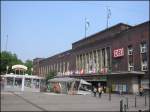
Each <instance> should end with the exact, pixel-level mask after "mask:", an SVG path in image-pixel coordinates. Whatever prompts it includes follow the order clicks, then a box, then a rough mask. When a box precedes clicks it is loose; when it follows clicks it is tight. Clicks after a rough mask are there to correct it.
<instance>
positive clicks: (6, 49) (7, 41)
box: [5, 35, 8, 51]
mask: <svg viewBox="0 0 150 112" xmlns="http://www.w3.org/2000/svg"><path fill="white" fill-rule="evenodd" d="M7 43H8V35H7V36H6V46H5V48H6V51H7Z"/></svg>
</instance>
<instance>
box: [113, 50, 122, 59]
mask: <svg viewBox="0 0 150 112" xmlns="http://www.w3.org/2000/svg"><path fill="white" fill-rule="evenodd" d="M121 56H124V49H123V48H119V49H115V50H114V51H113V57H114V58H117V57H121Z"/></svg>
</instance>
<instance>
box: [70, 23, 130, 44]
mask: <svg viewBox="0 0 150 112" xmlns="http://www.w3.org/2000/svg"><path fill="white" fill-rule="evenodd" d="M122 26H125V27H127V28H130V27H132V26H130V25H128V24H124V23H119V24H116V25H114V26H112V27H109V28H107V29H104V30H102V31H99V32H97V33H95V34H92V35H90V36H88V37H86V38H83V39H81V40H78V41H76V42H74V43H72V45H74V44H77V43H80V42H83V41H85V40H88V39H90V38H92V37H93V36H96V35H98V34H102V33H104V32H107V31H110V30H112V29H114V28H116V27H122Z"/></svg>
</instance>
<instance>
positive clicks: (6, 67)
mask: <svg viewBox="0 0 150 112" xmlns="http://www.w3.org/2000/svg"><path fill="white" fill-rule="evenodd" d="M8 68H9V66H6V74H7V73H8Z"/></svg>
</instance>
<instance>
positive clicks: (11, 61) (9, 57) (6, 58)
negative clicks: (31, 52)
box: [0, 51, 33, 75]
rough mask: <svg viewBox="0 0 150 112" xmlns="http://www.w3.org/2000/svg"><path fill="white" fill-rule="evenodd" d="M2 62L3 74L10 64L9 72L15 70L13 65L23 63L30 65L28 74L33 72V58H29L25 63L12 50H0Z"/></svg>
mask: <svg viewBox="0 0 150 112" xmlns="http://www.w3.org/2000/svg"><path fill="white" fill-rule="evenodd" d="M0 56H1V58H0V62H1V74H5V73H6V71H7V69H6V67H7V66H9V69H8V73H11V72H13V71H12V66H13V65H16V64H22V65H25V66H27V67H28V70H27V72H26V73H27V74H29V75H31V74H32V70H31V69H32V67H33V63H32V61H31V60H27V61H26V62H25V63H23V62H22V60H20V59H18V57H17V55H16V54H12V53H11V52H7V51H2V52H0Z"/></svg>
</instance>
